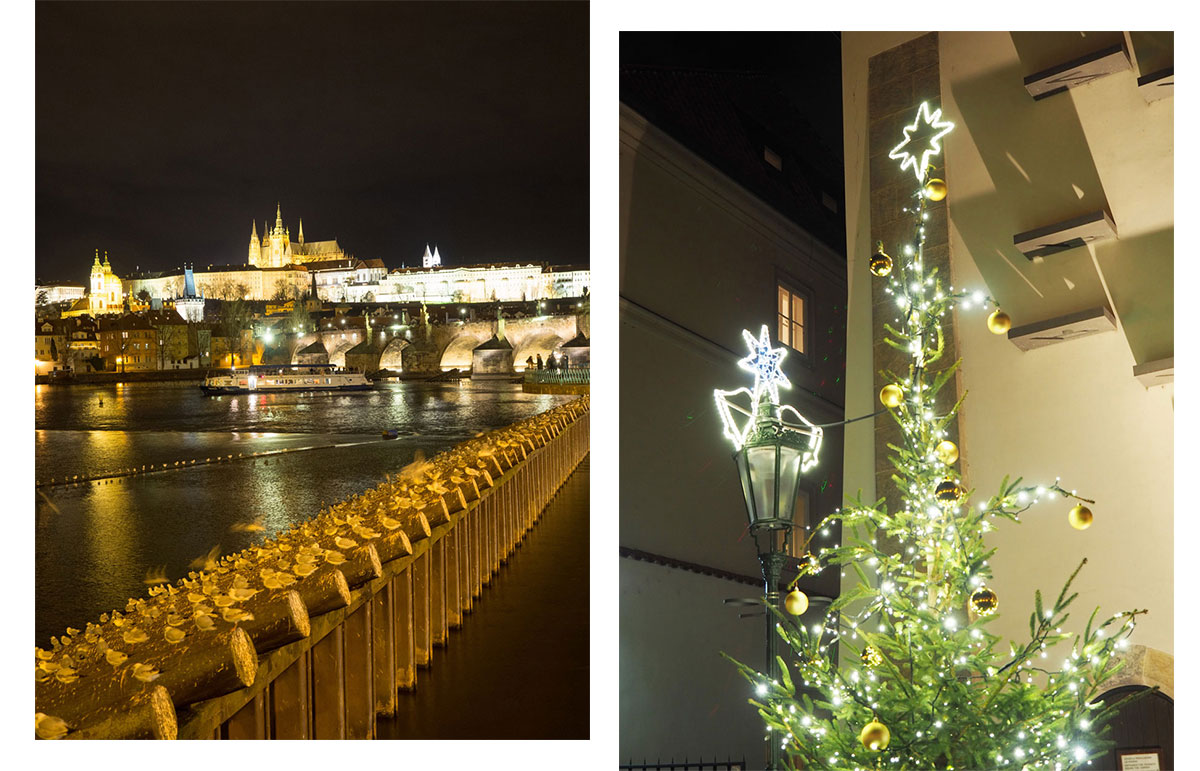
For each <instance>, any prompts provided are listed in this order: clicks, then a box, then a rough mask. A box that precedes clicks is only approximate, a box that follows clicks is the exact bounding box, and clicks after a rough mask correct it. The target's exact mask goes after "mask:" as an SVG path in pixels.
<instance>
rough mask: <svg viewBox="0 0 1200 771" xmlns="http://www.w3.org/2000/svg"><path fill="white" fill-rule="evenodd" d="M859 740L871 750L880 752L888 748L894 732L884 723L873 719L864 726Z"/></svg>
mask: <svg viewBox="0 0 1200 771" xmlns="http://www.w3.org/2000/svg"><path fill="white" fill-rule="evenodd" d="M858 740H859V741H860V742H862V745H863V746H864V747H866V748H867V749H868V750H870V751H871V752H879V751H881V750H886V749H887V746H888V742H890V741H891V740H892V732H891V731H889V730H888V728H887V726H885V725H884V724H883V723H880V722H879V721H878V720H872V721H871V722H870V723H867V724H866V725H865V726H863V730H862V733H860V734H859V735H858Z"/></svg>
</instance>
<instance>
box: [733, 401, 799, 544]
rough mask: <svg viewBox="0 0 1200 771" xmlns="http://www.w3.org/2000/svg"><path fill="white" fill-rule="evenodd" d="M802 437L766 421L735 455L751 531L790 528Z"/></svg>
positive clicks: (794, 503)
mask: <svg viewBox="0 0 1200 771" xmlns="http://www.w3.org/2000/svg"><path fill="white" fill-rule="evenodd" d="M802 441H803V439H802V437H801V436H799V435H796V434H795V433H794V432H791V431H788V430H786V429H783V427H782V426H780V425H779V424H778V423H773V422H765V421H764V424H762V425H761V426H760V427H759V429H758V430H756V431H755V432H754V436H752V437H751V438H750V440H749V441H748V442H747V443H746V444H745V445H744V446H743V447H742V449H740V450H738V451H737V452H736V453H735V454H734V459H735V461H736V462H737V467H738V477H739V478H740V479H741V482H742V496H743V497H744V498H745V501H746V514H747V516H748V517H749V520H750V527H751V529H758V528H771V529H775V528H788V527H791V526H792V515H793V513H794V512H795V509H796V496H797V494H798V492H799V487H800V466H801V462H802V461H803V459H804V448H803V446H802Z"/></svg>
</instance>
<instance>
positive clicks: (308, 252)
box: [246, 204, 346, 268]
mask: <svg viewBox="0 0 1200 771" xmlns="http://www.w3.org/2000/svg"><path fill="white" fill-rule="evenodd" d="M297 238H298V240H296V241H293V240H292V236H291V229H290V228H286V227H284V225H283V213H282V210H281V209H280V207H279V205H278V204H276V205H275V226H274V227H272V228H270V229H268V228H267V223H266V222H265V221H264V222H263V237H262V238H261V239H260V238H259V237H258V225H257V223H255V222H253V221H251V223H250V250H249V254H248V257H247V260H246V261H247V263H248V264H250V265H254V266H257V267H260V268H282V267H284V266H286V265H291V264H293V263H305V262H324V261H327V260H340V259H343V258H345V257H346V254H345V252H344V251H343V250H342V248H341V247H340V246H338V242H337V240H336V239H335V240H333V241H311V242H309V243H305V242H304V220H300V232H299V234H298V236H297Z"/></svg>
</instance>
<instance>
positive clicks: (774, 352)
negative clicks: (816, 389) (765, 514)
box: [713, 324, 823, 471]
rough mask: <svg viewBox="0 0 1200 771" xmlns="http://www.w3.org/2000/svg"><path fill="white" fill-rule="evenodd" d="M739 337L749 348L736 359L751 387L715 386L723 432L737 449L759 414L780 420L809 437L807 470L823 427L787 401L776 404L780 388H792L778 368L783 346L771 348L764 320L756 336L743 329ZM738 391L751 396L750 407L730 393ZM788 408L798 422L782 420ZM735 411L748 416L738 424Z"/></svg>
mask: <svg viewBox="0 0 1200 771" xmlns="http://www.w3.org/2000/svg"><path fill="white" fill-rule="evenodd" d="M742 338H743V339H744V340H745V341H746V346H747V347H748V348H749V349H750V355H749V356H747V357H746V358H744V359H742V360H741V361H739V362H738V366H739V367H741V368H742V369H744V370H746V371H747V372H751V373H753V375H754V388H753V389H749V388H744V387H743V388H737V389H734V390H732V391H722V390H721V389H719V388H718V389H715V390H714V391H713V396H714V397H715V398H716V401H717V412H718V413H720V415H721V423H722V425H723V427H724V430H725V436H727V437H728V438H729V439H730V441H732V442H733V444H734V447H735V448H736V449H738V450H740V449H742V446H743V445H745V444H746V441H747V439H749V437H750V435H751V433H753V431H754V429H755V426H756V425H757V424H758V423H759V421H760V419H761V418H773V419H774V420H775V421H777V422H778V423H779V425H780V426H781V428H783V429H785V430H788V431H794V432H797V433H801V434H805V435H807V436H808V437H809V441H808V450H807V452H805V455H804V461H803V464H802V467H801V470H802V471H806V470H808V469H809V468H810V467H812V466H813V465H815V464H816V462H817V452H818V451H819V450H820V448H821V436H822V433H823V432H822V431H821V429H820V428H819V427H818V426H815V425H813V424H812V423H811V422H810V421H809V420H808V419H807V418H805V417H804V416H803V415H801V414H800V413H799V412H797V411H796V409H795V408H794V407H791V406H789V405H786V404H785V405H780V404H779V388H780V387H781V386H782V387H783V388H791V387H792V382H791V381H790V380H788V377H787V375H785V374H783V371H782V370H781V369H780V368H779V365H780V364H782V363H783V359H784V357H785V356H787V349H786V348H782V347H780V348H772V347H771V335H770V332H769V330H768V329H767V325H766V324H763V326H762V330H761V331H760V332H759V334H758V337H757V338H756V337H755V336H754V335H752V334H751V333H750V332H749V330H742ZM738 394H746V395H748V396H749V397H750V409H749V410H747V409H744V408H742V407H740V406H738V405H737V404H735V403H734V402H733V401H731V400H730V397H733V396H736V395H738ZM789 411H790V412H791V413H792V414H793V415H795V416H796V419H797V420H798V421H799V422H798V423H797V424H792V423H783V420H782V418H783V413H784V412H789ZM734 412H740V413H741V414H742V415H745V416H746V417H747V419H746V421H745V423H744V424H743V425H741V426H739V425H738V424H737V421H736V419H735V418H734V416H733V413H734Z"/></svg>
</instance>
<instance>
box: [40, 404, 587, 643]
mask: <svg viewBox="0 0 1200 771" xmlns="http://www.w3.org/2000/svg"><path fill="white" fill-rule="evenodd" d="M356 397H357V398H356ZM570 398H573V397H561V396H550V395H544V394H524V393H522V392H521V391H520V386H519V385H518V386H512V385H507V384H504V385H488V386H486V387H480V386H477V385H476V386H472V385H469V384H465V385H463V386H461V387H460V386H459V385H457V384H454V383H437V384H397V383H390V384H386V385H383V386H381V387H380V389H379V390H377V391H374V392H369V393H362V394H253V395H239V396H233V397H204V396H202V395H200V394H199V389H198V388H196V387H195V386H194V385H191V386H187V385H181V384H174V383H137V384H130V385H125V386H122V387H116V386H91V387H89V386H72V387H58V386H49V387H40V388H38V389H37V390H36V395H35V404H36V409H35V418H36V425H37V429H38V430H37V432H36V442H35V445H36V453H37V455H36V457H37V470H36V476H37V478H38V479H49V478H50V477H52V476H53V477H56V478H62V477H64V476H67V475H73V474H80V475H81V476H82V475H94V474H100V473H104V472H109V471H113V470H116V469H120V468H126V467H130V466H141V465H143V464H147V465H148V464H157V465H161V464H162V463H174V462H175V461H177V460H179V461H186V460H189V459H193V458H198V459H200V460H203V459H204V458H205V457H216V456H218V455H220V456H224V455H229V454H233V455H237V453H239V452H240V453H243V454H245V455H249V454H250V453H252V452H258V451H263V450H274V449H281V448H292V449H298V448H304V447H325V448H327V449H313V450H307V451H302V452H290V453H286V454H284V455H278V456H272V457H271V458H269V459H261V458H260V459H254V460H240V461H235V462H230V463H220V464H211V465H196V466H188V467H187V468H179V469H174V468H172V469H171V470H168V471H165V472H159V473H153V474H142V475H137V476H134V477H126V478H117V479H105V480H101V481H100V482H98V483H93V484H88V485H81V486H76V487H52V488H44V489H43V492H44V493H45V494H46V496H47V497H48V498H49V500H50V502H51V503H52V504H53V505H52V506H51V505H49V504H47V502H46V500H45V499H43V497H42V496H41V495H35V499H36V501H37V504H36V537H37V541H36V565H35V569H36V602H37V610H36V613H37V619H36V622H37V623H36V626H37V629H36V641H37V644H39V645H48V644H49V638H50V636H51V635H58V634H62V633H63V631H65V629H66V627H67V626H73V627H76V628H82V627H83V626H84V624H85V623H86V622H87V621H89V620H95V619H96V618H97V617H98V616H99V615H100V614H101V613H104V612H106V611H109V610H112V609H113V608H123V607H124V605H125V601H126V599H127V598H129V597H131V596H141V595H143V594H144V592H145V589H146V587H145V584H144V583H143V578H144V577H145V575H146V572H147V571H148V570H149V569H151V568H152V567H155V566H159V565H165V566H166V571H167V575H168V576H169V577H170V578H171V579H172V580H175V579H177V578H180V577H181V576H183V575H186V573H187V570H188V564H189V563H190V562H191V561H192V560H194V559H195V558H197V557H199V556H201V555H203V554H204V553H206V552H207V551H208V550H209V549H211V548H212V547H213V546H215V545H218V544H220V546H221V553H229V552H232V551H236V550H238V549H242V548H245V547H246V546H249V545H251V544H253V543H257V542H260V541H261V540H263V539H264V538H266V537H269V536H271V535H272V534H274V533H276V532H278V531H280V530H283V529H286V528H287V527H289V526H291V525H292V524H293V523H295V522H298V521H302V520H304V519H307V518H308V517H310V516H312V515H313V514H315V513H316V512H317V511H318V509H319V508H320V507H321V506H322V505H323V504H329V503H333V502H335V501H338V500H342V499H343V498H346V497H348V496H350V495H354V494H356V493H359V492H361V491H363V490H365V489H366V488H368V487H371V486H373V485H375V484H377V483H378V482H379V481H380V480H382V478H383V476H384V474H386V473H389V472H394V471H396V470H397V469H399V468H401V467H402V466H404V465H406V464H408V463H410V462H411V461H412V460H413V457H414V454H415V452H416V451H417V450H421V451H422V452H424V453H425V454H426V456H431V455H433V454H435V453H437V452H438V451H440V450H442V449H445V448H447V447H450V446H452V445H453V444H455V443H457V442H459V441H462V440H464V439H466V438H469V437H470V436H473V435H474V434H476V433H479V432H480V431H485V430H488V429H491V428H497V427H500V426H504V425H508V424H510V423H513V422H515V421H517V420H520V419H521V418H524V417H527V416H529V415H532V414H535V413H538V412H543V411H545V410H547V409H549V408H550V407H553V406H554V405H556V404H560V403H562V402H564V401H567V400H569V399H570ZM101 400H103V405H101ZM386 428H396V429H397V430H398V431H399V432H400V438H399V439H397V440H394V441H382V440H381V439H380V432H381V431H382V430H383V429H386ZM346 442H365V443H364V444H359V445H356V446H350V447H336V448H328V447H329V445H332V444H335V443H336V444H340V443H346ZM55 508H57V511H55ZM259 518H261V520H262V522H263V525H264V526H265V527H266V530H265V531H263V532H256V533H244V532H231V531H230V527H232V526H233V525H235V524H238V523H241V522H247V521H250V520H254V519H259Z"/></svg>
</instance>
